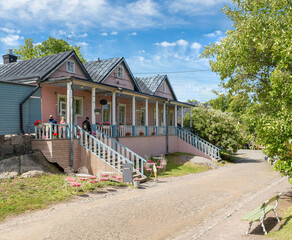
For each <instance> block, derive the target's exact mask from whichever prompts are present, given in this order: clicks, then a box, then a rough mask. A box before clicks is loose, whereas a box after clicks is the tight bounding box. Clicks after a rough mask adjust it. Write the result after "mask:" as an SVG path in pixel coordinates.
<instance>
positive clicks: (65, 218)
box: [0, 150, 291, 240]
mask: <svg viewBox="0 0 292 240" xmlns="http://www.w3.org/2000/svg"><path fill="white" fill-rule="evenodd" d="M240 153H241V156H242V157H243V156H246V157H245V158H242V160H241V161H240V162H239V163H237V164H230V165H226V166H224V167H221V168H219V169H216V170H210V171H207V172H203V173H199V174H191V175H187V176H183V177H177V178H167V179H166V178H165V179H161V180H160V181H159V182H158V183H155V182H148V183H146V184H143V188H141V189H131V188H125V189H119V190H116V189H112V188H111V189H110V188H109V189H108V191H107V193H105V192H104V191H103V192H100V193H98V194H91V195H89V196H83V197H78V198H76V199H74V200H73V201H71V202H68V203H62V204H58V205H55V206H52V207H50V208H49V209H45V210H42V211H34V212H29V213H26V214H24V215H21V216H18V217H13V218H8V219H7V220H5V221H4V222H2V223H1V224H0V239H1V240H2V239H3V240H7V239H9V240H10V239H13V240H14V239H17V240H21V239H29V240H34V239H37V240H39V239H46V240H49V239H64V240H66V239H71V240H72V239H114V240H116V239H127V240H130V239H154V240H155V239H224V240H225V239H249V238H251V239H254V238H253V236H252V235H251V236H250V237H248V236H245V234H244V233H245V231H246V229H247V226H248V223H247V222H241V221H240V220H239V218H240V217H241V216H243V215H244V214H245V213H246V212H248V211H250V210H252V208H253V207H257V204H259V203H260V202H261V201H264V200H266V199H268V198H269V197H271V196H273V194H274V193H276V192H278V191H280V190H283V191H288V190H289V187H290V188H291V186H289V184H287V180H286V179H283V178H280V176H279V174H278V173H276V172H274V171H273V170H272V167H271V166H270V165H269V164H268V163H267V162H265V161H264V156H263V154H262V153H261V152H260V151H255V150H242V151H241V152H240Z"/></svg>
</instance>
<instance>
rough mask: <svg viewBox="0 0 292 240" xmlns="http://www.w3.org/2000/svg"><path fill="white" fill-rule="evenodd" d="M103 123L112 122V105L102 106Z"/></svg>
mask: <svg viewBox="0 0 292 240" xmlns="http://www.w3.org/2000/svg"><path fill="white" fill-rule="evenodd" d="M102 122H111V104H110V103H107V105H102Z"/></svg>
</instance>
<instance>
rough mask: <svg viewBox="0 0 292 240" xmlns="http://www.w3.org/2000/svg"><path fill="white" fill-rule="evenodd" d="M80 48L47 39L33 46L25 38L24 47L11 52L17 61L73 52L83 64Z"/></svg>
mask: <svg viewBox="0 0 292 240" xmlns="http://www.w3.org/2000/svg"><path fill="white" fill-rule="evenodd" d="M80 48H81V47H80V46H72V45H71V44H69V43H68V42H66V41H65V40H63V39H56V38H52V37H49V38H48V40H45V41H43V42H42V43H39V44H35V43H34V40H33V39H32V38H26V39H25V43H24V45H20V46H19V48H17V49H13V52H14V53H15V54H16V55H17V56H18V58H19V59H22V60H28V59H33V58H38V57H44V56H48V55H52V54H56V53H61V52H66V51H70V50H74V51H75V53H76V54H77V56H78V57H79V59H80V60H81V62H83V63H84V62H86V61H85V59H84V58H83V56H82V54H81V52H80Z"/></svg>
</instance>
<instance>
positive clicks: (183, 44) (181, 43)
mask: <svg viewBox="0 0 292 240" xmlns="http://www.w3.org/2000/svg"><path fill="white" fill-rule="evenodd" d="M176 43H177V45H179V46H187V45H188V44H189V43H188V41H186V40H183V39H180V40H177V41H176Z"/></svg>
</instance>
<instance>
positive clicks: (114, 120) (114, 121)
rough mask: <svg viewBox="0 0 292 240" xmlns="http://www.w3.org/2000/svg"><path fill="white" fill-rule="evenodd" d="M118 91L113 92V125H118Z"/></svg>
mask: <svg viewBox="0 0 292 240" xmlns="http://www.w3.org/2000/svg"><path fill="white" fill-rule="evenodd" d="M116 124H117V122H116V92H113V94H112V125H116Z"/></svg>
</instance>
